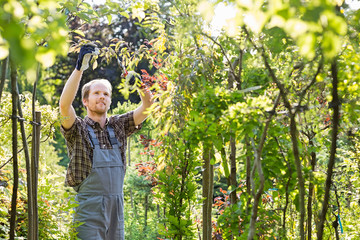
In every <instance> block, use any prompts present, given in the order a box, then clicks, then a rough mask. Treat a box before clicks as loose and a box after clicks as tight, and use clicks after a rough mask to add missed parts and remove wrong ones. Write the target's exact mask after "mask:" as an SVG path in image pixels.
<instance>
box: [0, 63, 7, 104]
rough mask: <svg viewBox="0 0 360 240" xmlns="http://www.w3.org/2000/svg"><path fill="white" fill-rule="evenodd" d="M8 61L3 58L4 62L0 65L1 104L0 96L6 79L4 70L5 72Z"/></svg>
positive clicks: (0, 93)
mask: <svg viewBox="0 0 360 240" xmlns="http://www.w3.org/2000/svg"><path fill="white" fill-rule="evenodd" d="M8 59H9V57H7V58H5V59H4V60H2V64H1V79H0V103H1V96H2V92H3V90H4V86H5V79H6V72H7V71H6V70H7V66H8Z"/></svg>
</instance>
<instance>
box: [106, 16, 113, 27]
mask: <svg viewBox="0 0 360 240" xmlns="http://www.w3.org/2000/svg"><path fill="white" fill-rule="evenodd" d="M106 18H107V20H108V22H109V25H110V24H111V20H112V15H111V14H108V15H106Z"/></svg>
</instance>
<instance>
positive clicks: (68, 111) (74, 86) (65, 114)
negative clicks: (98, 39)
mask: <svg viewBox="0 0 360 240" xmlns="http://www.w3.org/2000/svg"><path fill="white" fill-rule="evenodd" d="M97 54H99V49H97V48H96V45H94V44H86V45H83V46H82V47H81V49H80V53H79V56H78V60H77V62H76V67H75V70H74V71H73V72H72V74H71V75H70V77H69V79H68V80H67V82H66V83H65V86H64V89H63V91H62V93H61V96H60V103H59V104H60V115H61V125H62V126H63V127H64V128H65V129H69V128H71V127H72V125H73V124H74V122H75V119H76V113H75V109H74V107H73V106H72V103H73V101H74V99H75V96H76V93H77V91H78V89H79V85H80V81H81V77H82V73H83V71H85V70H86V69H87V68H88V67H89V62H90V60H91V58H92V56H93V55H97Z"/></svg>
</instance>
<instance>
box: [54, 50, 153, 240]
mask: <svg viewBox="0 0 360 240" xmlns="http://www.w3.org/2000/svg"><path fill="white" fill-rule="evenodd" d="M98 53H99V51H98V49H97V48H96V46H95V45H92V44H88V45H84V46H83V47H82V48H81V50H80V53H79V57H78V60H77V64H76V69H74V71H73V72H72V74H71V76H70V77H69V79H68V80H67V82H66V84H65V86H64V89H63V92H62V94H61V97H60V114H61V117H62V121H61V132H62V134H63V135H64V137H65V140H66V144H67V148H68V155H69V157H70V163H69V166H68V169H67V173H66V184H67V185H69V186H71V187H74V189H75V190H76V191H77V196H76V200H77V201H78V202H79V206H78V207H77V208H76V211H75V216H74V220H75V222H82V223H83V224H82V225H80V226H78V227H77V232H78V237H79V238H80V239H85V240H91V239H96V240H99V239H109V240H116V239H120V240H123V239H124V215H123V209H124V207H123V181H124V175H125V167H126V163H125V159H126V158H125V148H126V137H127V136H129V135H131V134H132V133H133V132H135V131H136V130H138V129H139V128H140V127H139V126H140V125H141V123H142V122H143V121H144V120H145V119H146V117H147V114H146V109H147V108H148V107H150V106H151V105H152V96H151V93H150V91H143V93H142V94H140V97H141V101H142V104H141V106H140V107H139V108H137V109H136V110H135V111H131V112H129V113H126V114H123V115H115V116H111V117H110V118H108V117H107V112H108V110H109V107H110V103H111V91H112V87H111V84H110V82H109V81H107V80H105V79H97V80H93V81H90V82H88V83H87V84H85V85H84V87H83V88H82V102H83V104H84V106H85V108H86V111H87V116H86V117H85V118H84V119H82V118H80V117H78V116H76V113H75V110H74V108H73V106H72V102H73V101H74V98H75V95H76V93H77V91H78V88H79V83H80V81H81V78H82V73H83V71H85V70H86V69H87V68H88V67H89V61H90V60H91V58H92V56H93V55H96V54H98Z"/></svg>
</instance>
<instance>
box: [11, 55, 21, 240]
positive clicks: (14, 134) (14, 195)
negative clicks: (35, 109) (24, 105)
mask: <svg viewBox="0 0 360 240" xmlns="http://www.w3.org/2000/svg"><path fill="white" fill-rule="evenodd" d="M10 65H11V67H10V69H11V96H12V116H11V118H12V153H13V178H14V182H13V192H12V198H11V213H10V233H9V237H10V240H14V239H15V228H16V203H17V191H18V186H19V166H18V156H17V148H18V142H17V122H18V117H17V101H18V95H17V93H16V92H17V91H16V81H17V79H16V78H17V73H16V65H15V63H14V62H13V60H12V59H10Z"/></svg>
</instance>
